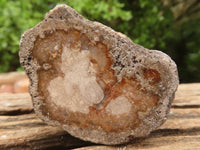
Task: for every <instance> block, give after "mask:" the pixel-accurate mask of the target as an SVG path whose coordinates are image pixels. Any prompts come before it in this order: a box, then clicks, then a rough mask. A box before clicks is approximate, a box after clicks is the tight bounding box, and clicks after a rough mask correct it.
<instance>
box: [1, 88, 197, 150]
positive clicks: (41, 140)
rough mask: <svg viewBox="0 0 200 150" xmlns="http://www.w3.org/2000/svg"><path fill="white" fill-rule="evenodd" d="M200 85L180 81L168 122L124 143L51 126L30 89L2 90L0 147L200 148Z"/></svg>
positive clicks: (97, 149) (151, 149)
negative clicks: (93, 139) (78, 136)
mask: <svg viewBox="0 0 200 150" xmlns="http://www.w3.org/2000/svg"><path fill="white" fill-rule="evenodd" d="M199 87H200V84H187V85H185V84H184V85H180V86H179V89H178V92H177V93H178V94H176V98H175V100H174V102H173V106H176V107H174V108H172V109H171V111H170V114H169V119H168V120H167V121H166V123H164V124H163V125H162V126H161V127H160V128H159V129H157V130H156V131H153V132H152V133H151V134H150V135H149V137H148V138H145V139H135V140H133V141H132V143H129V144H128V145H123V146H102V145H94V144H93V143H89V142H84V141H81V140H79V139H76V138H74V137H72V136H70V135H69V134H67V133H66V132H65V131H63V130H62V129H61V128H60V127H52V126H48V125H46V124H45V123H44V122H42V121H41V120H40V119H38V118H37V116H36V115H35V114H34V113H33V107H32V102H31V98H30V96H29V94H28V93H27V94H0V149H16V150H18V149H47V148H51V149H71V148H76V150H86V149H89V150H90V149H94V150H99V149H101V150H103V149H105V150H107V149H108V150H111V149H116V150H120V149H121V150H125V149H131V150H132V149H133V150H134V149H139V150H142V149H150V150H158V149H159V150H160V149H162V150H171V149H186V150H187V149H188V150H189V149H190V150H193V149H194V150H196V149H200V142H199V141H200V108H199V107H194V106H199V102H198V101H195V100H196V98H199V96H200V95H199V94H198V93H199V92H198V90H199ZM191 88H192V89H193V90H194V91H192V92H191V91H190V89H191ZM183 91H184V92H183ZM187 91H188V92H189V93H188V92H187ZM191 93H193V94H191ZM182 95H184V96H182ZM194 96H196V97H195V98H194ZM189 97H192V98H191V99H189ZM187 98H188V99H187ZM177 106H178V107H177ZM183 106H187V107H183ZM19 110H20V111H19ZM27 110H29V111H27ZM15 112H18V113H17V114H15ZM89 145H90V146H89ZM79 147H82V148H79Z"/></svg>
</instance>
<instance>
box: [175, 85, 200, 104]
mask: <svg viewBox="0 0 200 150" xmlns="http://www.w3.org/2000/svg"><path fill="white" fill-rule="evenodd" d="M172 106H173V107H185V106H188V107H200V83H192V84H180V85H179V87H178V90H177V92H176V94H175V100H174V102H173V104H172Z"/></svg>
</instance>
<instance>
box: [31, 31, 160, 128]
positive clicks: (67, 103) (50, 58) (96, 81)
mask: <svg viewBox="0 0 200 150" xmlns="http://www.w3.org/2000/svg"><path fill="white" fill-rule="evenodd" d="M108 51H109V50H108V49H107V46H106V45H104V44H103V43H101V42H96V43H92V42H91V41H90V40H89V39H88V38H87V35H84V34H80V32H79V31H77V30H70V31H68V32H65V31H62V30H58V31H55V32H53V33H47V34H46V35H45V37H43V38H38V39H37V40H36V42H35V47H34V49H33V59H36V60H37V62H38V63H39V64H40V65H41V66H42V67H41V68H40V69H39V70H38V75H39V81H38V83H39V84H38V89H39V95H40V96H42V97H43V101H44V103H45V105H44V106H41V107H43V108H41V109H42V110H43V113H44V114H48V115H49V116H50V117H51V118H52V119H54V120H58V119H59V121H60V122H62V123H63V124H74V125H76V126H79V127H81V128H84V127H89V126H91V127H92V128H93V129H95V128H98V127H101V128H102V129H103V130H105V131H106V132H121V131H126V130H129V129H134V128H136V127H137V126H138V125H139V124H140V123H141V119H142V118H140V117H139V113H140V112H141V113H142V112H146V111H150V110H151V109H152V108H153V107H156V105H157V103H158V101H159V97H158V95H156V94H153V93H148V92H147V91H145V90H142V89H141V85H140V83H139V82H138V81H137V79H136V77H135V76H134V74H133V76H132V77H129V78H127V77H124V78H122V80H121V81H118V80H117V77H116V76H115V74H114V71H113V70H112V69H111V65H112V63H113V62H112V60H111V58H110V56H109V53H108ZM143 76H144V78H151V81H153V82H152V83H154V82H157V83H158V82H159V81H160V75H159V73H158V71H156V70H147V69H145V70H144V75H143ZM155 84H156V83H155ZM49 110H51V111H49ZM59 110H62V111H59ZM82 118H84V120H83V119H82Z"/></svg>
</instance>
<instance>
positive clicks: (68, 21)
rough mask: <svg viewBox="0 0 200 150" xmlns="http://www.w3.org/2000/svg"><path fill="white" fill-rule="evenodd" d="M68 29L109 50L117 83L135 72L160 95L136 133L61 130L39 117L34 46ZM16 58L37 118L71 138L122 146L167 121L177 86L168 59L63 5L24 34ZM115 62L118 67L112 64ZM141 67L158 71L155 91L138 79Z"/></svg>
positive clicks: (48, 120)
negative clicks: (26, 78) (27, 81)
mask: <svg viewBox="0 0 200 150" xmlns="http://www.w3.org/2000/svg"><path fill="white" fill-rule="evenodd" d="M70 28H73V29H76V30H79V31H82V33H86V34H87V36H88V38H89V39H90V40H91V41H94V42H95V41H98V40H101V42H103V43H104V44H105V45H107V46H108V48H109V49H110V54H111V56H112V60H113V62H114V64H113V65H112V69H113V70H114V71H115V75H116V76H117V78H118V81H120V80H121V79H122V78H123V76H124V75H126V76H129V72H135V73H136V75H137V79H138V80H139V81H140V82H141V84H142V86H143V87H145V88H146V89H147V90H150V91H152V92H154V93H156V94H158V95H159V97H160V101H159V104H158V106H157V107H156V108H155V109H154V110H152V111H151V112H149V115H148V116H147V117H145V118H144V120H143V122H142V124H141V125H140V126H139V127H137V128H136V129H135V130H128V131H126V132H121V133H106V132H104V131H102V130H101V129H99V130H90V129H82V128H79V127H76V126H70V125H63V126H62V124H60V123H59V122H58V121H55V120H51V119H50V118H49V117H48V116H44V115H43V114H42V112H41V110H40V106H41V105H45V104H42V103H41V100H40V99H41V97H39V96H38V89H37V88H38V75H37V70H38V69H39V68H40V65H39V64H38V62H37V61H35V60H33V59H32V58H31V54H32V49H33V47H34V42H35V40H36V38H37V37H38V36H39V37H44V34H45V32H53V31H56V30H58V29H61V30H64V31H67V30H68V29H70ZM91 28H92V32H91ZM95 33H100V34H101V35H102V39H99V37H98V36H95ZM19 55H20V63H21V65H22V66H23V67H24V69H25V71H26V73H27V74H28V76H29V78H30V80H31V85H30V94H31V96H32V100H33V104H34V109H35V112H36V113H37V115H38V116H39V117H40V118H41V119H43V120H44V121H45V122H47V123H49V124H51V125H61V126H62V127H63V129H65V130H66V131H68V132H69V133H70V134H71V135H73V136H76V137H78V138H81V139H83V140H88V141H92V142H96V143H103V144H121V143H125V142H128V141H129V140H130V139H132V138H136V137H145V136H147V135H148V134H149V133H150V132H151V131H152V130H154V129H156V128H158V127H159V126H160V125H162V124H163V123H164V122H165V120H166V119H167V114H168V112H169V109H170V106H171V102H172V100H173V98H174V93H175V91H176V89H177V86H178V83H179V81H178V75H177V67H176V64H175V63H174V62H173V61H172V60H171V59H170V57H169V56H167V55H166V54H164V53H162V52H160V51H156V50H147V49H145V48H144V47H142V46H139V45H137V44H134V43H133V42H132V41H131V40H130V39H129V38H127V37H126V36H124V35H123V34H121V33H118V32H115V31H114V30H112V29H111V28H109V27H106V26H104V25H103V24H101V23H98V22H91V21H89V20H87V19H85V18H83V17H82V16H81V15H80V14H78V13H77V12H76V11H75V10H74V9H72V8H70V7H68V6H66V5H58V6H56V8H54V9H53V10H51V11H50V12H49V13H48V14H47V15H46V16H45V18H44V20H43V21H42V22H41V23H39V24H37V25H36V26H35V27H34V28H32V29H30V30H28V31H26V32H25V33H24V35H23V36H22V37H21V41H20V52H19ZM133 56H134V57H133ZM133 58H134V61H133ZM117 62H118V64H119V63H120V64H121V65H118V64H115V63H117ZM144 67H146V68H153V69H156V70H159V71H160V72H159V73H160V74H161V77H162V82H161V83H160V84H159V85H157V86H155V89H154V88H153V89H152V86H150V85H149V84H148V83H147V82H146V81H145V80H143V78H142V77H141V76H140V72H138V70H142V69H141V68H144ZM158 89H159V90H158ZM140 115H143V114H140Z"/></svg>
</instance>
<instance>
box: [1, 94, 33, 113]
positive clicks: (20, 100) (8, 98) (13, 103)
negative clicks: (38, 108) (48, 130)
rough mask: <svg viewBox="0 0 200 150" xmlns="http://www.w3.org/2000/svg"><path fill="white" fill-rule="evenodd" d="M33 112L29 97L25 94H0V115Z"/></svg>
mask: <svg viewBox="0 0 200 150" xmlns="http://www.w3.org/2000/svg"><path fill="white" fill-rule="evenodd" d="M31 112H33V105H32V101H31V97H30V95H29V94H28V93H25V94H11V93H1V94H0V115H12V114H14V115H17V114H23V113H31Z"/></svg>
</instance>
